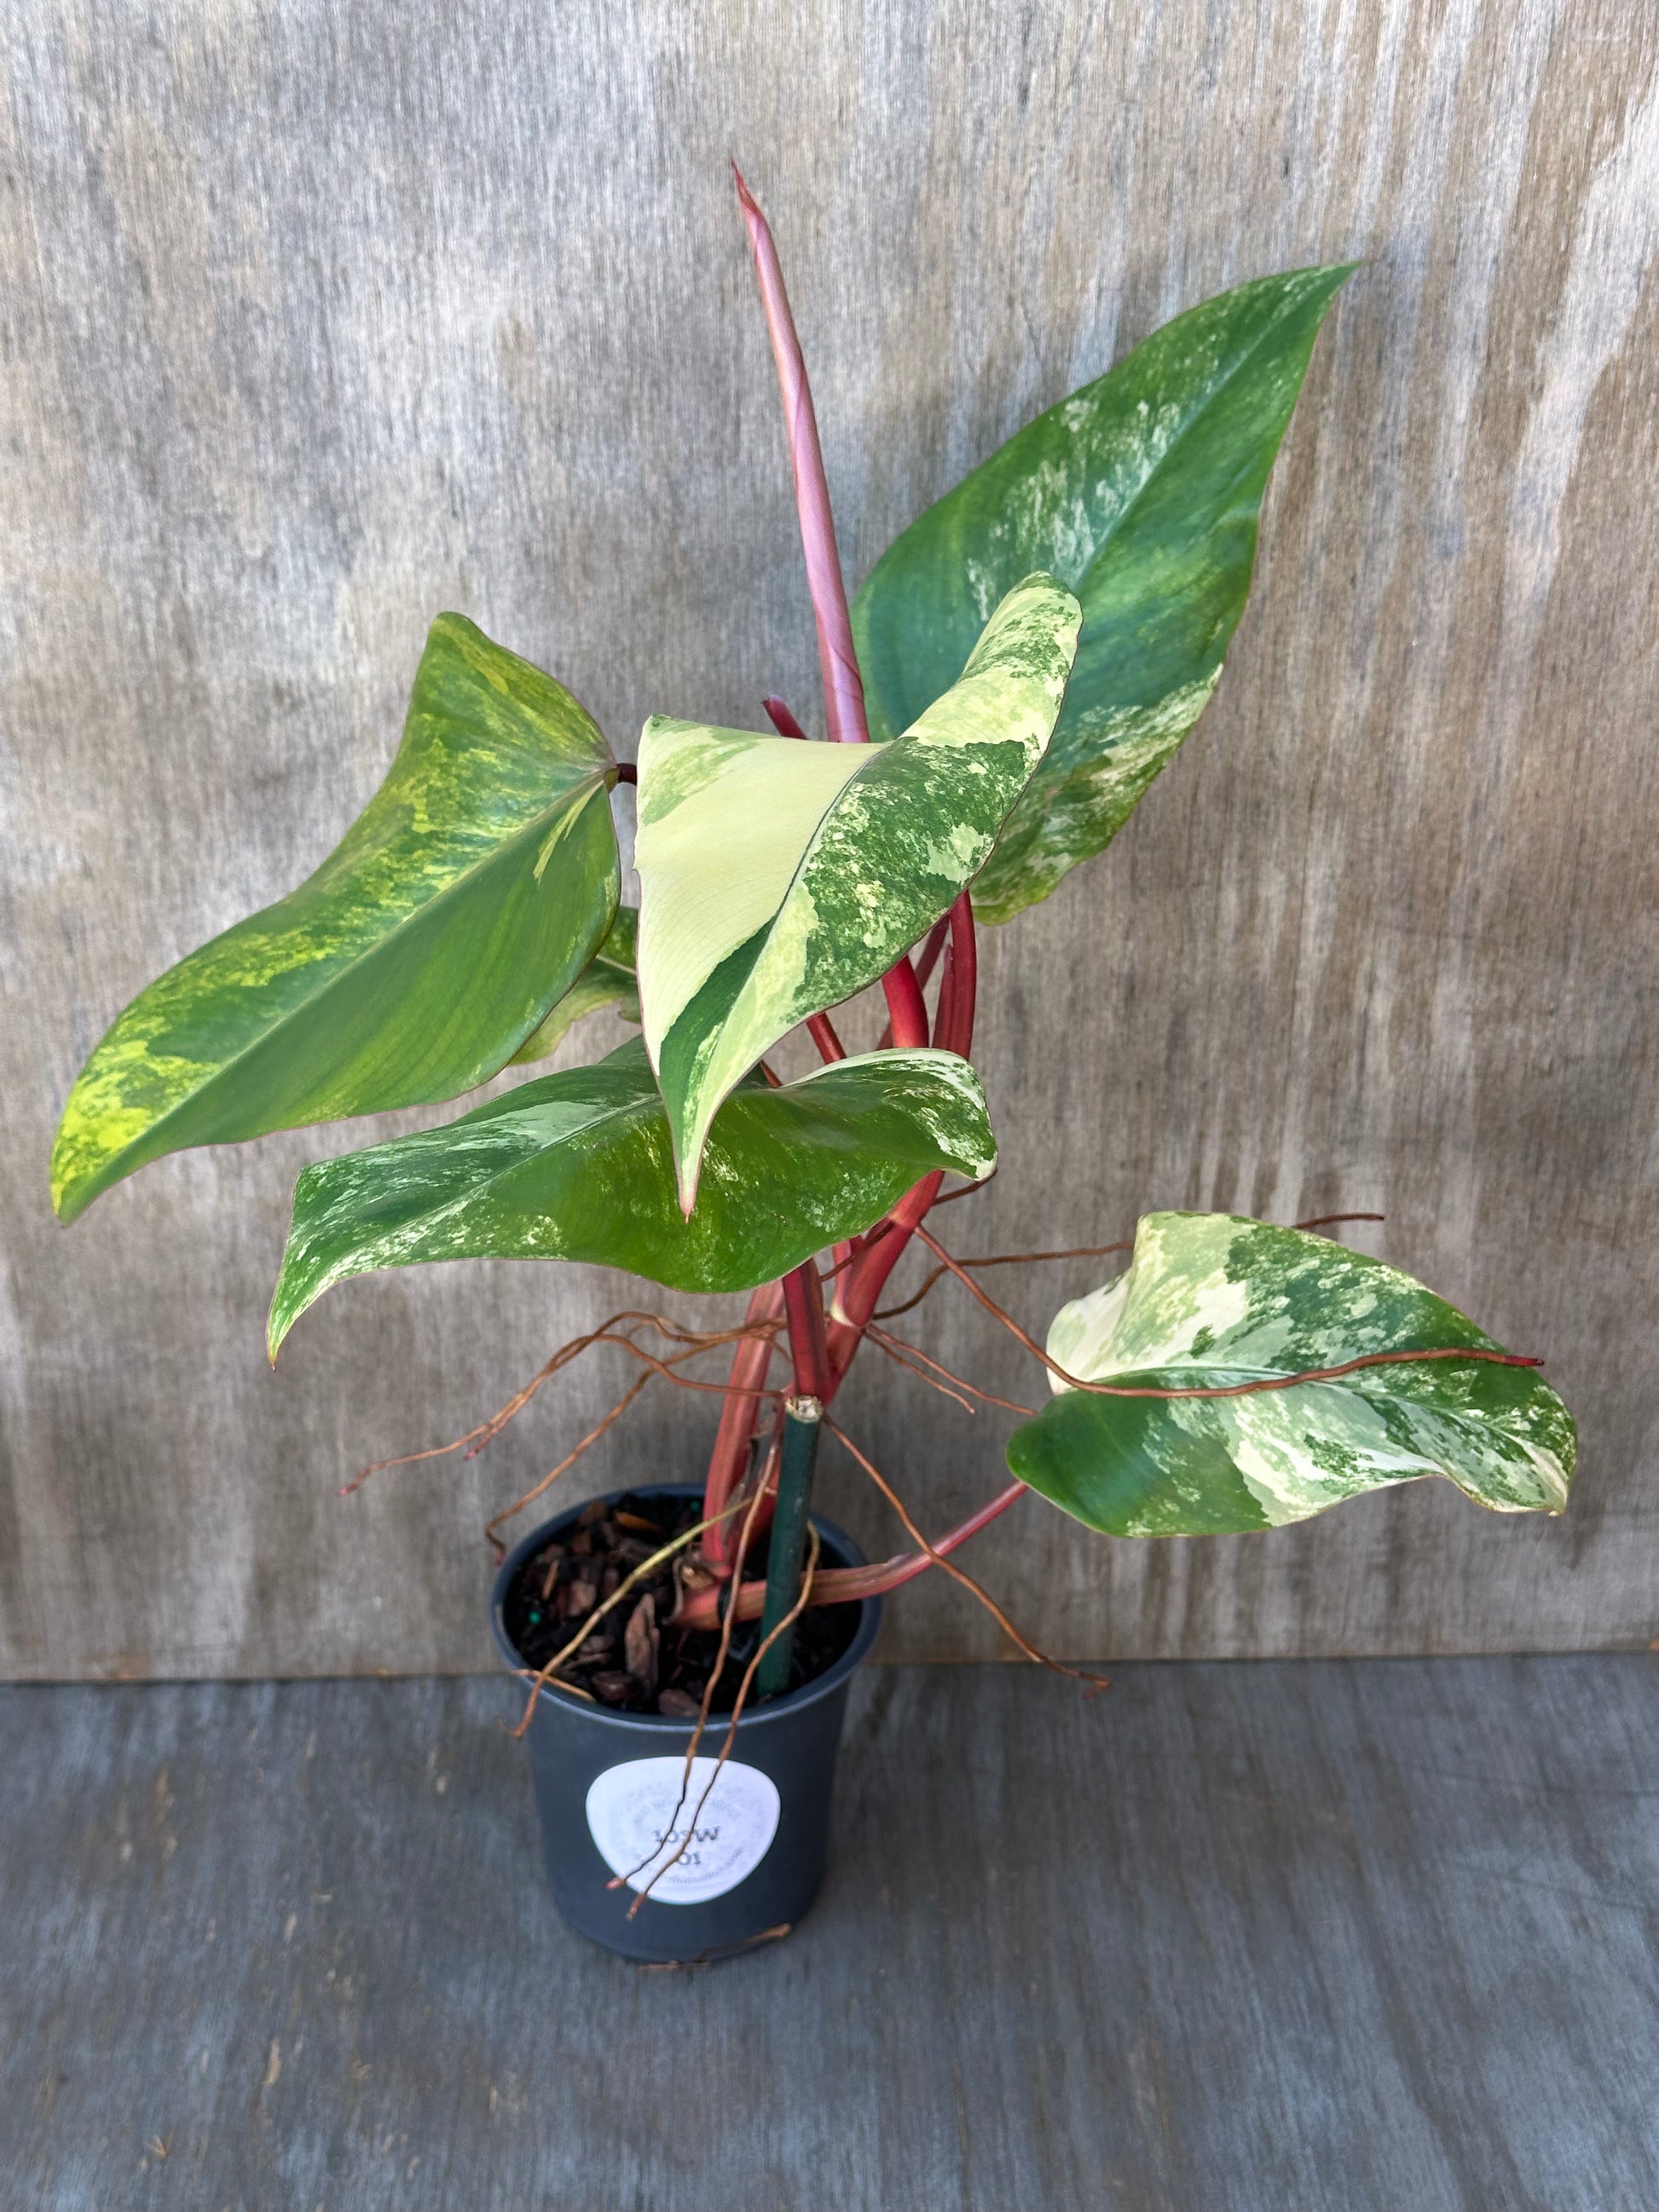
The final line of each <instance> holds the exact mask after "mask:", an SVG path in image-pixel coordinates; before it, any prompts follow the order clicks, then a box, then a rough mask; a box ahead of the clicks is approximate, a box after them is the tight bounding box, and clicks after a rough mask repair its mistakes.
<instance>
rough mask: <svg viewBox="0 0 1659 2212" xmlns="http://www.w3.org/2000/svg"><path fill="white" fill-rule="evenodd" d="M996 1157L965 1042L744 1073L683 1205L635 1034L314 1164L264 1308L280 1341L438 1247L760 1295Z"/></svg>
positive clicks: (446, 1255) (443, 1255) (983, 1172)
mask: <svg viewBox="0 0 1659 2212" xmlns="http://www.w3.org/2000/svg"><path fill="white" fill-rule="evenodd" d="M995 1162H996V1142H995V1139H994V1137H993V1136H992V1133H991V1126H990V1122H989V1121H988V1120H987V1116H986V1112H985V1094H984V1092H983V1091H981V1089H980V1085H979V1079H978V1077H977V1076H975V1073H974V1071H973V1069H972V1068H971V1067H970V1066H969V1065H968V1063H967V1061H966V1060H961V1059H958V1058H957V1055H956V1054H954V1053H949V1052H938V1051H934V1050H933V1049H931V1048H922V1049H921V1050H918V1051H915V1052H877V1053H867V1054H863V1055H862V1056H861V1057H859V1058H856V1059H852V1060H837V1061H836V1063H835V1065H834V1066H829V1067H819V1068H815V1069H813V1071H812V1072H811V1074H810V1075H805V1076H803V1077H802V1078H801V1079H800V1080H799V1082H795V1083H787V1084H785V1085H782V1086H781V1088H779V1089H777V1090H773V1089H772V1088H771V1087H770V1086H769V1085H768V1084H766V1083H765V1082H764V1081H763V1079H761V1078H760V1077H758V1076H756V1077H754V1078H752V1079H750V1080H749V1081H748V1082H745V1083H743V1084H740V1085H738V1089H737V1090H736V1091H734V1092H733V1094H732V1097H730V1098H728V1099H727V1100H726V1102H725V1103H724V1105H723V1106H722V1107H721V1109H720V1114H719V1115H718V1117H717V1118H716V1121H715V1123H714V1127H713V1129H712V1130H711V1131H710V1133H709V1139H708V1165H707V1169H706V1171H705V1173H704V1176H703V1179H702V1191H701V1192H700V1194H699V1195H698V1199H697V1204H696V1208H695V1210H694V1211H693V1212H692V1214H691V1216H690V1219H689V1220H688V1219H687V1218H685V1216H684V1215H683V1214H682V1212H681V1211H680V1207H679V1204H678V1194H677V1191H676V1186H675V1178H674V1158H673V1152H672V1148H671V1145H670V1143H669V1136H668V1123H667V1120H666V1117H665V1115H664V1112H663V1103H662V1097H661V1094H660V1093H659V1091H658V1089H657V1086H656V1085H655V1083H654V1082H653V1080H652V1076H651V1069H650V1066H649V1065H648V1064H647V1060H646V1057H645V1053H644V1050H643V1048H641V1044H640V1041H639V1039H638V1038H637V1037H635V1038H630V1040H629V1042H628V1043H627V1044H625V1045H623V1046H622V1047H621V1048H619V1049H618V1050H617V1051H616V1052H613V1053H611V1054H610V1055H609V1056H608V1057H607V1058H606V1059H605V1060H600V1061H599V1063H598V1064H597V1066H590V1067H567V1068H563V1069H561V1070H560V1071H559V1072H558V1073H556V1074H553V1075H544V1076H540V1077H538V1078H535V1079H532V1081H530V1082H527V1083H523V1084H520V1085H519V1087H518V1088H517V1089H516V1090H514V1091H507V1092H505V1093H504V1094H503V1095H502V1096H501V1097H499V1098H492V1099H491V1100H490V1101H489V1103H488V1104H487V1105H483V1106H480V1107H478V1108H477V1109H476V1110H475V1111H474V1112H472V1113H471V1114H466V1115H463V1116H462V1117H461V1119H460V1120H459V1121H451V1122H448V1123H447V1124H446V1125H445V1126H444V1127H441V1128H436V1129H420V1130H416V1132H415V1133H413V1134H412V1135H410V1136H406V1137H396V1138H393V1139H392V1141H391V1142H390V1143H387V1144H383V1145H373V1146H369V1147H368V1149H367V1150H365V1151H362V1152H345V1153H343V1154H341V1155H339V1156H338V1157H337V1158H333V1159H328V1160H320V1161H319V1162H318V1163H317V1164H315V1165H314V1166H312V1167H308V1168H307V1170H305V1172H304V1174H303V1175H301V1177H300V1181H299V1184H298V1187H297V1188H296V1189H295V1194H294V1222H293V1226H292V1228H291V1230H290V1231H289V1241H288V1249H287V1251H286V1252H285V1253H284V1254H283V1269H282V1275H281V1278H280V1279H279V1281H278V1283H277V1285H276V1297H275V1298H274V1300H273V1301H272V1304H271V1310H270V1352H271V1356H272V1358H275V1357H276V1347H277V1346H279V1345H280V1344H281V1342H282V1340H283V1337H284V1336H285V1335H286V1334H287V1333H288V1331H289V1329H290V1328H292V1327H293V1326H294V1323H295V1322H296V1321H297V1320H298V1319H299V1317H300V1316H301V1314H302V1313H303V1312H304V1311H305V1310H306V1308H307V1306H309V1305H310V1304H313V1301H314V1300H315V1299H317V1298H319V1297H321V1296H322V1294H323V1292H324V1291H325V1290H327V1289H328V1288H329V1286H330V1285H331V1284H334V1283H338V1282H343V1281H344V1280H345V1279H347V1278H348V1277H349V1276H352V1275H362V1274H366V1273H370V1272H371V1271H373V1270H374V1269H377V1268H381V1267H411V1266H414V1265H416V1264H417V1263H424V1262H428V1261H435V1260H478V1259H501V1260H582V1261H592V1262H596V1263H597V1264H599V1265H600V1266H604V1267H625V1268H628V1269H629V1270H630V1271H631V1272H632V1273H635V1274H637V1275H644V1276H646V1277H647V1279H649V1280H651V1281H653V1282H658V1283H665V1284H667V1285H670V1286H671V1288H673V1289H676V1290H683V1291H746V1290H750V1289H752V1288H753V1287H754V1286H755V1285H756V1284H757V1283H764V1282H769V1281H771V1280H773V1279H775V1277H777V1276H779V1275H781V1274H783V1273H786V1272H787V1270H788V1269H789V1268H791V1267H799V1264H800V1262H801V1261H803V1260H805V1259H808V1258H810V1257H811V1255H812V1254H813V1253H814V1252H817V1251H821V1250H822V1249H823V1247H824V1246H825V1245H828V1244H834V1243H838V1242H840V1241H841V1240H842V1239H844V1238H846V1237H856V1236H859V1235H860V1234H861V1233H862V1232H863V1231H865V1230H866V1229H868V1228H869V1227H870V1226H871V1225H872V1223H873V1222H875V1221H878V1220H879V1219H880V1218H881V1216H882V1215H883V1214H884V1212H886V1211H887V1209H888V1208H889V1207H890V1206H891V1205H893V1203H894V1202H895V1200H897V1199H899V1198H901V1197H902V1195H903V1194H904V1193H905V1192H906V1191H907V1190H908V1189H909V1188H911V1186H912V1185H913V1184H914V1183H916V1182H920V1181H921V1178H922V1177H923V1176H927V1175H930V1174H933V1172H935V1171H937V1170H947V1169H949V1170H955V1171H956V1172H957V1174H959V1175H965V1176H969V1177H970V1178H971V1179H973V1180H975V1181H978V1180H980V1179H981V1178H982V1177H983V1176H987V1175H988V1174H989V1173H990V1172H991V1170H992V1168H993V1167H994V1164H995Z"/></svg>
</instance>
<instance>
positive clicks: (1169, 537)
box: [853, 263, 1353, 921]
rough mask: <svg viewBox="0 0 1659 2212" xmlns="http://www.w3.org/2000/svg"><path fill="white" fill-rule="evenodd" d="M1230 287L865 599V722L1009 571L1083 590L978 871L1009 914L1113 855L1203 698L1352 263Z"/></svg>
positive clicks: (926, 530)
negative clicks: (1068, 646)
mask: <svg viewBox="0 0 1659 2212" xmlns="http://www.w3.org/2000/svg"><path fill="white" fill-rule="evenodd" d="M1352 267H1353V264H1352V263H1350V264H1346V265H1344V266H1342V267H1339V268H1330V269H1299V270H1291V272H1290V273H1289V274H1288V275H1285V276H1267V277H1262V278H1261V279H1260V280H1259V281H1258V282H1256V283H1250V284H1241V285H1239V286H1238V287H1237V289H1236V290H1233V291H1231V292H1224V293H1222V294H1221V295H1219V297H1218V298H1216V299H1213V300H1209V301H1206V302H1205V303H1204V304H1203V305H1202V306H1201V307H1194V308H1193V309H1192V310H1191V311H1190V312H1189V313H1187V314H1184V315H1179V316H1177V317H1176V319H1175V320H1174V321H1173V322H1171V323H1167V324H1165V325H1164V328H1163V329H1162V330H1159V331H1154V332H1153V334H1152V337H1149V338H1148V339H1146V342H1145V343H1144V344H1142V345H1140V346H1138V347H1137V348H1136V349H1135V350H1134V352H1133V353H1132V354H1130V355H1129V356H1127V359H1126V360H1124V361H1122V362H1119V364H1118V365H1117V367H1116V368H1113V369H1111V370H1109V372H1108V373H1107V374H1106V375H1104V376H1103V377H1100V378H1097V380H1096V381H1095V382H1094V383H1092V384H1085V386H1083V388H1082V389H1081V391H1079V392H1073V394H1072V396H1071V398H1069V399H1065V400H1062V401H1061V402H1060V404H1059V405H1058V406H1057V407H1051V408H1050V409H1049V410H1048V412H1047V414H1045V415H1040V416H1038V417H1037V418H1036V421H1035V422H1030V423H1028V424H1027V425H1026V427H1025V428H1024V429H1023V430H1021V431H1019V432H1018V434H1017V435H1015V436H1014V437H1012V438H1011V439H1010V440H1009V441H1008V443H1007V444H1006V446H1004V447H1001V448H1000V451H999V452H997V453H994V454H993V455H992V456H991V458H990V459H989V460H987V462H985V463H984V464H983V465H982V466H981V467H980V468H977V469H975V471H974V472H973V474H972V475H971V476H969V477H966V478H964V479H963V482H962V483H960V484H958V485H957V488H956V489H955V490H954V491H951V492H949V493H947V494H946V495H945V497H944V498H943V499H942V500H940V501H939V502H938V504H937V505H936V506H934V507H929V508H928V510H927V513H925V514H923V515H922V516H921V518H920V519H919V520H917V521H915V522H914V523H912V524H911V526H910V527H909V528H908V530H907V531H905V532H904V533H903V534H902V537H900V538H896V540H895V541H894V543H893V544H891V545H890V547H889V548H888V550H887V551H886V552H885V553H884V555H883V556H882V557H881V559H880V560H879V561H878V562H877V563H876V566H875V567H874V568H873V569H872V571H871V573H870V574H869V576H868V577H867V578H866V580H865V584H864V586H863V589H862V590H861V591H860V592H859V595H858V597H857V599H856V600H855V601H854V605H853V634H854V640H855V641H856V643H857V647H858V652H859V659H860V665H861V666H862V669H863V671H864V683H865V698H866V705H867V706H868V708H869V711H870V717H871V728H872V732H874V733H875V734H876V735H878V736H881V735H885V734H886V733H887V732H890V731H893V730H899V729H902V728H903V727H904V726H905V725H906V724H907V723H908V722H909V721H912V720H915V717H916V715H917V714H920V713H921V710H922V708H925V707H926V706H927V703H928V702H929V701H930V700H932V699H933V698H935V697H937V696H938V695H939V692H940V691H942V690H944V688H945V685H946V684H948V683H949V682H950V680H951V676H952V674H953V673H954V671H955V669H956V667H957V664H958V662H959V661H960V659H961V656H962V654H963V652H964V651H965V650H966V648H967V645H968V643H969V641H970V640H971V639H972V638H973V637H974V635H975V633H976V632H977V630H978V629H979V626H980V624H981V622H983V620H984V619H985V613H986V611H987V609H988V608H989V607H991V606H992V605H994V604H995V602H996V600H997V599H999V598H1000V595H1001V593H1002V592H1005V591H1006V589H1007V588H1008V586H1009V585H1010V584H1011V583H1012V581H1013V580H1014V579H1015V578H1016V577H1017V576H1022V575H1024V574H1025V572H1026V571H1027V570H1028V569H1030V568H1045V569H1048V570H1051V571H1052V572H1053V574H1055V575H1056V576H1059V577H1060V578H1061V579H1062V580H1064V581H1065V582H1066V583H1067V584H1069V585H1070V586H1072V588H1073V590H1074V591H1075V592H1076V593H1077V595H1078V597H1079V599H1080V600H1081V602H1082V605H1083V635H1082V638H1081V640H1080V641H1079V647H1078V654H1077V665H1076V667H1075V669H1074V670H1073V675H1072V683H1071V688H1070V690H1069V691H1068V692H1067V694H1066V706H1065V709H1064V711H1063V713H1062V714H1061V715H1060V720H1059V723H1058V725H1057V726H1056V728H1055V730H1054V737H1053V739H1052V741H1051V742H1050V744H1049V746H1048V752H1047V753H1046V755H1045V756H1044V758H1043V761H1042V766H1041V767H1040V768H1039V769H1038V770H1037V772H1036V775H1035V776H1034V777H1033V778H1032V781H1031V785H1030V789H1029V790H1028V791H1027V793H1025V796H1024V799H1022V800H1021V801H1020V804H1019V805H1018V807H1017V808H1016V809H1015V811H1014V813H1013V815H1012V818H1011V820H1010V821H1009V823H1008V825H1007V828H1006V829H1005V830H1004V831H1003V833H1002V836H1001V838H1000V842H998V845H997V848H996V850H995V852H994V854H992V855H991V858H990V860H989V861H988V863H987V866H986V867H985V869H984V870H983V872H981V875H980V876H979V877H978V878H977V880H976V881H975V885H974V906H975V911H976V912H977V913H978V914H979V915H981V917H982V918H983V919H985V920H987V921H1008V920H1009V919H1010V918H1011V917H1012V915H1016V914H1018V913H1019V912H1020V911H1021V910H1022V908H1025V907H1028V906H1030V905H1032V904H1034V903H1035V902H1036V901H1037V900H1038V899H1043V898H1047V897H1048V894H1049V892H1050V891H1052V890H1054V887H1055V885H1056V884H1058V883H1059V882H1060V878H1062V877H1063V876H1064V875H1066V872H1068V870H1070V869H1072V868H1074V867H1075V866H1077V864H1078V863H1079V860H1087V859H1089V858H1090V857H1091V855H1092V854H1096V853H1098V852H1101V851H1102V850H1103V848H1105V847H1106V846H1107V845H1108V844H1109V842H1111V840H1112V839H1113V838H1114V837H1115V836H1116V835H1117V832H1118V831H1119V830H1120V829H1121V828H1122V826H1123V824H1124V823H1125V821H1127V818H1128V816H1129V814H1130V812H1131V811H1132V809H1133V806H1134V805H1135V802H1136V800H1137V799H1139V797H1140V795H1141V793H1143V792H1144V791H1145V790H1146V787H1147V786H1148V785H1149V784H1150V783H1151V782H1152V779H1153V777H1154V776H1155V775H1157V774H1158V770H1159V769H1161V768H1162V767H1163V766H1164V763H1165V762H1166V761H1168V760H1169V759H1170V757H1171V756H1172V754H1173V753H1174V752H1175V750H1176V746H1177V745H1179V744H1180V743H1181V740H1182V738H1184V737H1185V736H1186V734H1187V732H1188V730H1190V729H1191V727H1192V726H1193V724H1194V722H1195V721H1196V720H1198V717H1199V715H1200V714H1201V713H1202V712H1203V709H1204V707H1205V705H1206V702H1207V701H1208V699H1209V696H1210V694H1211V692H1212V690H1214V689H1215V686H1216V684H1217V681H1218V678H1219V677H1220V674H1221V661H1222V656H1223V655H1224V653H1225V652H1226V650H1227V645H1228V641H1229V640H1230V639H1231V636H1232V634H1233V629H1234V626H1235V624H1236V623H1237V620H1238V617H1239V615H1240V614H1241V612H1242V611H1243V606H1244V600H1245V596H1246V594H1247V593H1248V592H1249V584H1250V568H1251V563H1252V562H1253V561H1254V559H1255V539H1256V519H1257V515H1258V513H1259V511H1260V508H1261V495H1262V490H1263V488H1264V487H1265V485H1266V483H1267V473H1268V471H1269V470H1270V469H1271V468H1272V466H1273V457H1274V455H1275V454H1276V453H1277V452H1278V451H1279V441H1280V439H1281V438H1282V437H1283V436H1284V435H1285V425H1286V424H1287V423H1288V422H1289V421H1290V416H1291V408H1292V407H1293V406H1294V405H1295V404H1296V398H1297V393H1298V392H1299V391H1300V390H1301V388H1302V380H1303V377H1304V374H1305V372H1306V369H1307V366H1308V360H1309V356H1310V354H1311V352H1312V350H1313V343H1314V340H1315V338H1316V337H1317V336H1318V333H1319V325H1320V323H1321V321H1322V319H1323V317H1324V314H1325V311H1326V309H1327V308H1328V307H1329V305H1330V303H1331V301H1332V300H1333V298H1334V296H1335V295H1336V293H1337V291H1338V289H1340V286H1341V285H1342V284H1343V283H1346V280H1347V278H1348V276H1349V275H1350V274H1351V273H1352Z"/></svg>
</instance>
